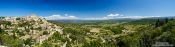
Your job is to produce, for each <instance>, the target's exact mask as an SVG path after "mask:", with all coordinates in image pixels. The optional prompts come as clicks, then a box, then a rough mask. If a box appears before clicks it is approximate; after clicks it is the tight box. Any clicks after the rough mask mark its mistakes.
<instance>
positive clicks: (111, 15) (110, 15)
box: [107, 14, 120, 17]
mask: <svg viewBox="0 0 175 47" xmlns="http://www.w3.org/2000/svg"><path fill="white" fill-rule="evenodd" d="M107 16H108V17H114V16H120V14H109V15H107Z"/></svg>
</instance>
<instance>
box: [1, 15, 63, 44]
mask: <svg viewBox="0 0 175 47" xmlns="http://www.w3.org/2000/svg"><path fill="white" fill-rule="evenodd" d="M0 21H1V22H0V29H1V32H3V33H1V35H2V36H1V37H0V38H1V39H0V41H2V42H1V44H3V45H5V46H10V47H11V46H17V47H21V46H22V47H26V46H34V45H36V44H42V42H43V41H45V40H47V39H48V38H49V37H51V36H52V35H53V34H54V33H60V34H63V32H62V28H61V27H60V26H57V25H55V24H52V23H49V22H47V20H45V19H42V18H39V17H37V16H35V15H32V16H25V17H5V18H3V19H1V20H0ZM2 30H3V31H2ZM4 37H7V38H4ZM8 39H14V40H8ZM21 40H22V41H21ZM7 41H9V42H7ZM13 41H14V42H13ZM16 41H17V42H16ZM18 41H19V42H18ZM15 43H17V44H15ZM20 43H24V44H20Z"/></svg>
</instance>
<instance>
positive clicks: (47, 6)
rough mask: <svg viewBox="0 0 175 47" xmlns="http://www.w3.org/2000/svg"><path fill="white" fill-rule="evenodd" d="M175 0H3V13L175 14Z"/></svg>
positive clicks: (51, 16) (84, 15) (54, 16)
mask: <svg viewBox="0 0 175 47" xmlns="http://www.w3.org/2000/svg"><path fill="white" fill-rule="evenodd" d="M174 2H175V0H0V10H1V11H0V16H26V15H29V14H33V13H35V14H37V15H39V16H42V17H46V18H48V19H60V18H61V19H113V18H144V17H154V16H155V17H157V16H175V14H174V12H175V9H174V8H175V5H174V4H175V3H174Z"/></svg>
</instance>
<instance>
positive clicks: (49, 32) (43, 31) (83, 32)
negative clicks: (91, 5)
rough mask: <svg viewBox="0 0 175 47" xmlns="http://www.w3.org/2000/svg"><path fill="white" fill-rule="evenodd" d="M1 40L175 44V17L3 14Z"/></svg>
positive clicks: (48, 46) (23, 45)
mask: <svg viewBox="0 0 175 47" xmlns="http://www.w3.org/2000/svg"><path fill="white" fill-rule="evenodd" d="M0 21H1V22H0V24H1V26H0V27H1V28H0V32H1V33H0V44H1V45H3V46H8V47H154V44H157V43H166V44H171V45H175V41H174V40H175V35H174V34H175V32H174V31H175V28H174V26H175V23H174V22H175V20H174V19H167V18H161V19H139V20H134V21H130V20H129V21H123V22H117V21H116V22H114V21H113V22H105V21H100V22H99V21H93V22H82V23H79V22H78V23H67V22H66V23H64V22H57V21H47V20H45V19H42V18H40V17H37V16H35V15H32V16H26V17H1V20H0Z"/></svg>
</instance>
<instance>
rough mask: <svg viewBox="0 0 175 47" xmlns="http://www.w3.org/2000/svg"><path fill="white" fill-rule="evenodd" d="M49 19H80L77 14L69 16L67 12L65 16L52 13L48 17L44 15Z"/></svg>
mask: <svg viewBox="0 0 175 47" xmlns="http://www.w3.org/2000/svg"><path fill="white" fill-rule="evenodd" d="M43 18H45V19H47V20H73V19H78V18H77V17H76V16H69V15H67V14H65V16H61V15H51V16H47V17H43Z"/></svg>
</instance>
